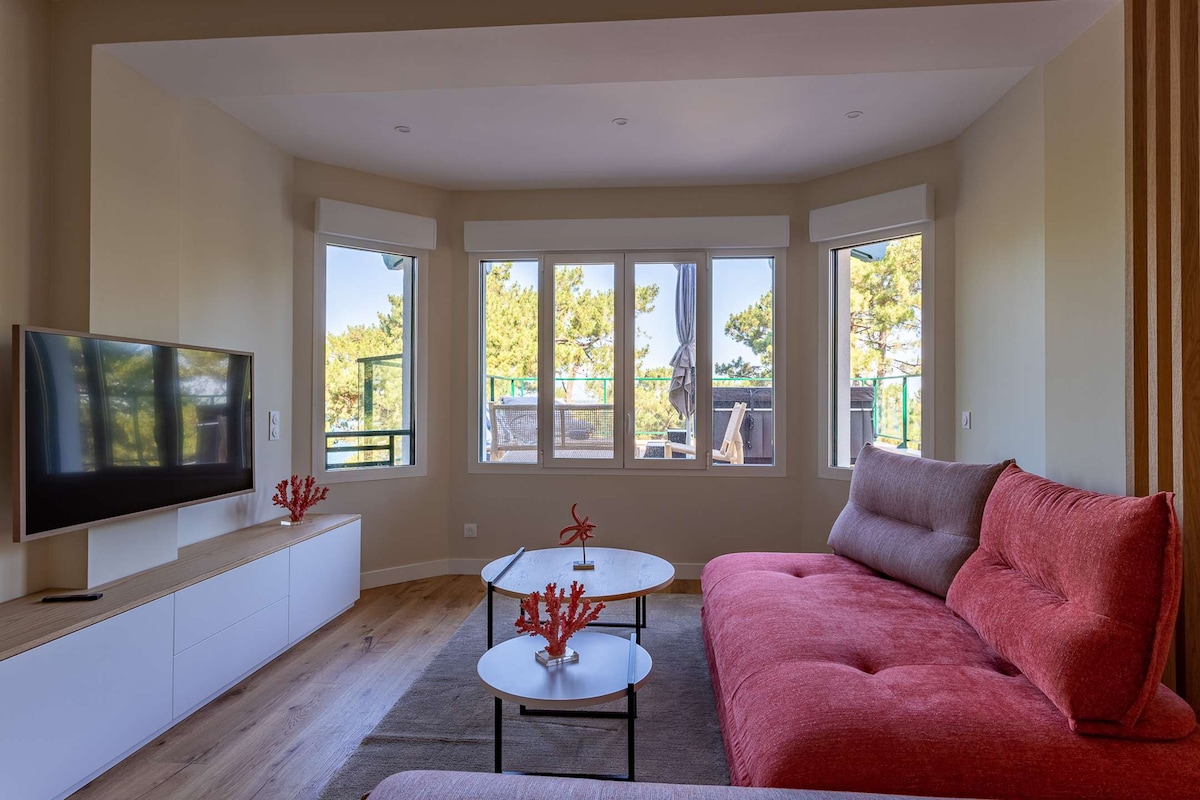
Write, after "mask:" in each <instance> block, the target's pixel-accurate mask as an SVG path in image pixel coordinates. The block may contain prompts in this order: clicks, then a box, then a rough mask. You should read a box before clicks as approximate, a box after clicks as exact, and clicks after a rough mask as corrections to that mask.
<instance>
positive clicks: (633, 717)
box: [626, 686, 637, 781]
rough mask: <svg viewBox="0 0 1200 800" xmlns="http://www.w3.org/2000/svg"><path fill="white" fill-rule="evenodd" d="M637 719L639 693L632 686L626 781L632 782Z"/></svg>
mask: <svg viewBox="0 0 1200 800" xmlns="http://www.w3.org/2000/svg"><path fill="white" fill-rule="evenodd" d="M636 719H637V691H636V690H634V688H633V687H632V686H630V687H629V723H628V724H629V768H628V770H627V771H626V776H627V777H626V780H629V781H632V780H633V779H634V778H633V753H634V750H635V748H634V746H633V744H634V738H633V723H634V721H635V720H636Z"/></svg>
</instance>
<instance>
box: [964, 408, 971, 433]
mask: <svg viewBox="0 0 1200 800" xmlns="http://www.w3.org/2000/svg"><path fill="white" fill-rule="evenodd" d="M962 429H963V430H964V431H969V430H971V412H970V411H964V412H962Z"/></svg>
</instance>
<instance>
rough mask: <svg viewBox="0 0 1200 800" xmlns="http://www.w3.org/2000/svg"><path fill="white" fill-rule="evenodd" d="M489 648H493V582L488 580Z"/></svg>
mask: <svg viewBox="0 0 1200 800" xmlns="http://www.w3.org/2000/svg"><path fill="white" fill-rule="evenodd" d="M487 587H488V598H487V600H488V615H487V617H488V618H487V649H488V650H491V649H492V582H491V581H488V585H487Z"/></svg>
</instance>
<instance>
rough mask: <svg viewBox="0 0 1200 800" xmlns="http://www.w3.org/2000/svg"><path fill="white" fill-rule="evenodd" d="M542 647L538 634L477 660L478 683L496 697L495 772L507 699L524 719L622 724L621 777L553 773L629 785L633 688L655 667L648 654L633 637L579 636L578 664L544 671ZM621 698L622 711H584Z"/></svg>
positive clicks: (634, 707) (505, 643) (634, 715)
mask: <svg viewBox="0 0 1200 800" xmlns="http://www.w3.org/2000/svg"><path fill="white" fill-rule="evenodd" d="M545 646H546V640H545V639H543V638H542V637H541V636H519V637H517V638H515V639H508V640H507V641H503V642H501V643H500V644H498V645H496V646H495V647H493V648H491V649H489V650H488V651H487V652H486V653H484V654H483V655H482V656H481V657H480V659H479V665H478V667H477V670H478V672H479V679H480V681H482V682H483V685H484V686H485V687H486V688H487V690H488V691H489V692H491V694H492V695H493V696H494V697H495V714H496V717H495V771H496V772H503V771H504V766H503V763H504V701H505V700H507V701H509V702H510V703H518V704H520V706H521V714H522V715H523V716H546V717H590V718H593V719H613V718H615V719H624V720H626V721H627V726H628V737H627V743H626V761H627V764H626V773H625V774H624V775H595V774H583V773H554V774H556V775H562V776H565V777H572V778H606V779H609V780H626V781H632V780H633V779H634V764H633V761H634V757H633V756H634V743H635V739H634V721H635V720H636V719H637V690H638V689H639V688H640V687H641V686H642V684H644V683H645V682H646V679H647V678H648V677H649V676H650V669H651V667H652V666H653V665H654V662H653V660H652V659H651V658H650V654H649V653H647V652H646V650H645V649H644V648H643V647H642V646H641V645H640V644H638V643H637V641H636V635H635V634H630V636H629V638H628V639H624V638H621V637H619V636H612V635H610V634H607V633H589V632H583V633H577V634H575V635H574V636H572V637H571V648H572V649H574V650H575V651H576V652H578V653H579V661H577V662H575V663H573V664H559V665H557V666H552V667H544V666H542V665H541V664H540V663H539V662H538V661H537V659H536V657H535V656H534V654H535V653H536V652H537V651H538V650H541V649H542V648H543V647H545ZM622 697H624V698H626V707H625V710H624V711H586V710H582V709H586V708H587V707H588V706H595V705H600V704H601V703H607V702H610V701H612V700H619V699H621V698H622ZM527 706H528V707H527ZM515 774H532V773H515ZM538 774H547V773H538Z"/></svg>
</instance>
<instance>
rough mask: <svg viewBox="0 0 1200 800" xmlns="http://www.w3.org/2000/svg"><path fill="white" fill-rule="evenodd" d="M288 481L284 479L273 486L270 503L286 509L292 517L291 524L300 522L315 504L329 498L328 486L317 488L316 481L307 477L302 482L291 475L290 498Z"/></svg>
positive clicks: (310, 476) (296, 476)
mask: <svg viewBox="0 0 1200 800" xmlns="http://www.w3.org/2000/svg"><path fill="white" fill-rule="evenodd" d="M288 488H289V481H288V480H287V479H286V478H285V479H284V480H281V481H280V482H279V483H277V484H276V485H275V496H274V497H272V498H271V502H272V503H274V504H275V505H277V506H280V507H281V508H286V509H287V510H288V513H289V514H291V515H292V518H291V521H292V522H301V521H302V520H303V519H304V515H305V513H307V512H308V510H309V509H310V508H312V507H313V506H315V505H316V504H317V503H319V502H321V501H322V500H324V499H325V498H326V497H328V496H329V487H328V486H317V479H316V478H314V477H313V476H312V475H309V476H308V477H306V478H305V479H304V481H303V482H301V480H300V476H299V475H293V476H292V479H291V481H290V488H291V496H290V497H289V496H288V494H289V493H288Z"/></svg>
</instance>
